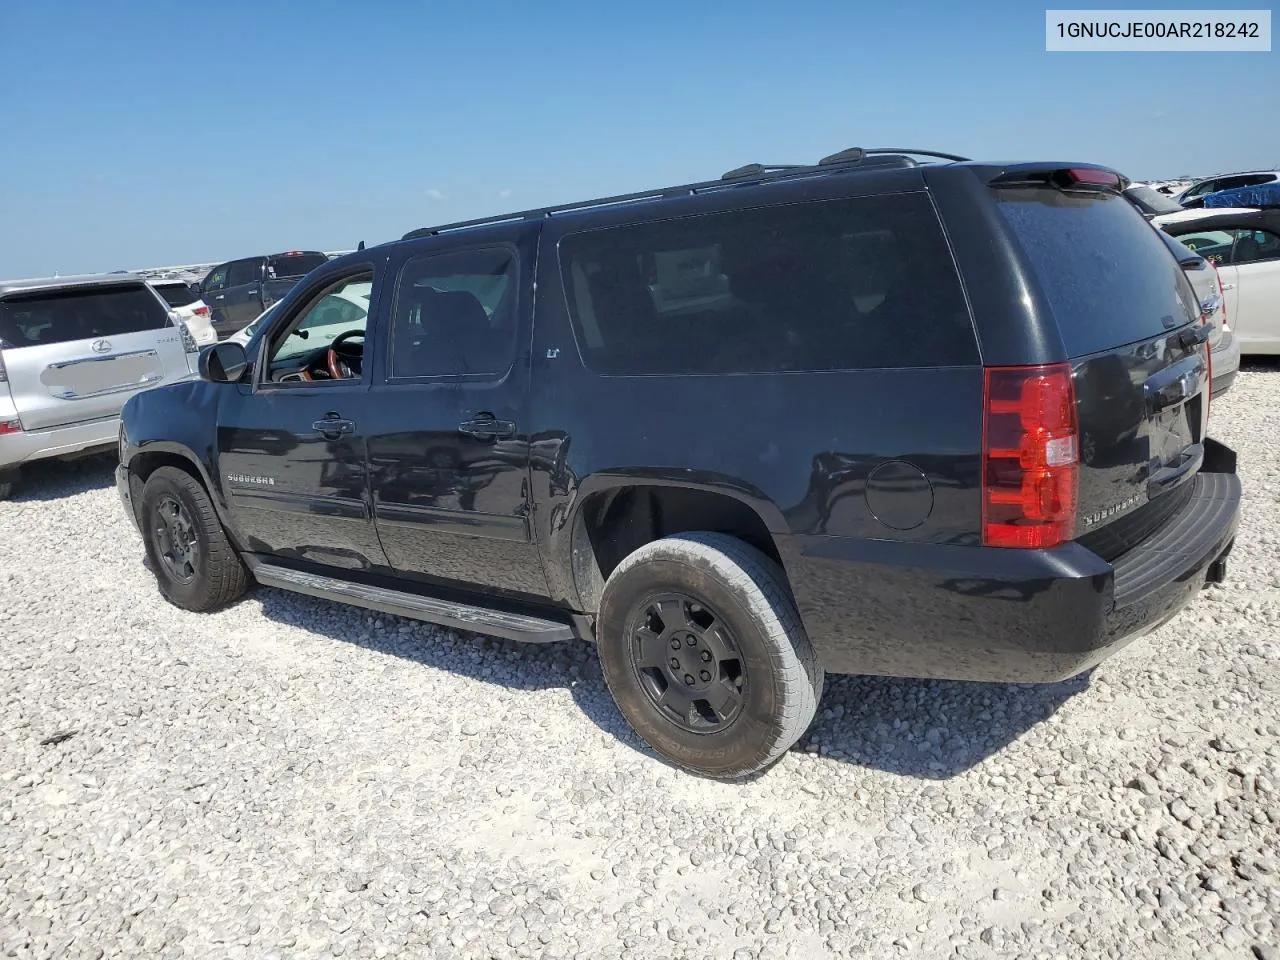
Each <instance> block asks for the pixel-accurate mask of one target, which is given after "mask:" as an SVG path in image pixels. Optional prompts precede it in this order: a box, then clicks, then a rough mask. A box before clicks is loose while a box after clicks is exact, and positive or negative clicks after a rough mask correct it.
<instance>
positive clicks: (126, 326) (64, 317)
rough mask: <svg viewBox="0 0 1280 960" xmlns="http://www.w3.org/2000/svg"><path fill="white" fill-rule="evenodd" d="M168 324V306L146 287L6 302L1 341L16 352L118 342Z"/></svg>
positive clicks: (1, 305) (1, 307) (0, 316)
mask: <svg viewBox="0 0 1280 960" xmlns="http://www.w3.org/2000/svg"><path fill="white" fill-rule="evenodd" d="M168 322H169V316H168V314H167V313H166V312H165V308H164V305H163V304H161V302H160V301H159V300H157V299H156V298H155V296H154V295H153V294H152V293H151V291H150V290H148V289H147V288H146V287H141V286H139V287H123V288H117V289H112V290H103V289H101V288H99V289H97V290H74V291H71V290H67V291H59V292H57V293H47V292H46V293H41V294H38V295H28V296H24V297H17V298H14V297H10V298H8V299H6V300H2V301H0V340H3V341H4V342H5V343H6V344H7V345H8V346H11V347H38V346H45V345H48V344H51V343H66V342H68V341H71V340H90V339H93V338H95V337H116V336H120V335H122V334H126V333H137V332H139V331H143V330H159V329H160V328H161V327H164V326H166V325H167V324H168Z"/></svg>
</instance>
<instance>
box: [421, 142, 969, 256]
mask: <svg viewBox="0 0 1280 960" xmlns="http://www.w3.org/2000/svg"><path fill="white" fill-rule="evenodd" d="M872 154H874V155H877V156H884V157H886V159H887V157H888V155H901V156H902V158H903V160H904V161H905V160H907V159H908V157H909V156H920V157H937V158H939V159H943V160H954V161H958V162H963V161H966V160H967V159H968V158H967V157H961V156H957V155H956V154H953V153H938V152H936V151H931V150H906V149H899V148H896V147H875V148H872V149H863V148H862V147H850V148H848V149H847V150H841V151H840V152H839V153H833V154H831V155H830V156H828V157H824V158H823V159H822V160H820V161H819V162H818V163H817V164H803V163H784V164H762V163H748V164H744V165H743V166H741V167H735V168H734V169H733V170H729V171H727V172H726V173H724V174H722V175H721V176H720V178H719V179H718V180H702V181H699V182H697V183H686V184H681V185H680V186H674V187H660V188H658V189H656V190H642V191H640V192H638V193H622V194H618V195H617V196H612V197H601V198H599V199H597V200H580V201H578V202H576V203H562V204H558V205H556V206H550V207H534V208H532V209H530V210H521V211H518V212H516V213H503V214H498V215H497V216H492V217H478V218H476V219H474V220H459V221H457V222H455V223H446V224H442V225H440V226H438V227H421V228H419V229H417V230H410V231H409V232H408V233H406V234H405V235H404V236H403V237H401V238H400V239H402V240H417V239H420V238H422V237H435V236H439V235H440V234H442V233H452V232H454V231H455V230H469V229H471V228H472V227H482V226H494V225H496V224H500V223H514V222H517V221H520V220H536V219H541V218H543V217H550V216H554V215H555V214H559V213H570V212H572V211H575V210H588V209H592V208H594V207H608V206H615V205H618V204H625V203H639V202H642V201H645V200H660V199H663V198H665V197H680V196H691V195H692V194H695V193H702V192H703V191H708V190H717V189H724V188H726V187H736V186H743V185H745V184H747V183H752V182H756V183H759V182H764V181H774V180H785V179H789V178H791V177H805V176H814V175H819V174H827V173H831V172H834V171H832V170H831V168H832V167H836V166H846V165H847V166H853V165H855V164H859V163H863V162H865V161H868V160H871V159H872V157H871V155H872ZM876 165H878V164H876Z"/></svg>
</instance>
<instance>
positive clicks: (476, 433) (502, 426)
mask: <svg viewBox="0 0 1280 960" xmlns="http://www.w3.org/2000/svg"><path fill="white" fill-rule="evenodd" d="M458 432H459V433H465V434H469V435H470V436H473V437H475V438H476V439H477V440H489V439H492V438H494V437H514V436H515V435H516V425H515V424H514V423H512V422H511V421H510V420H495V419H494V417H493V414H491V413H481V414H478V415H477V416H476V417H475V419H474V420H463V421H462V422H461V423H460V424H458Z"/></svg>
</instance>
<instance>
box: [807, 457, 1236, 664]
mask: <svg viewBox="0 0 1280 960" xmlns="http://www.w3.org/2000/svg"><path fill="white" fill-rule="evenodd" d="M1209 443H1210V444H1213V446H1214V447H1215V448H1216V451H1215V455H1214V456H1212V457H1207V458H1206V466H1205V470H1203V471H1202V472H1201V473H1200V474H1198V475H1197V477H1196V478H1195V479H1194V480H1193V481H1191V482H1192V483H1194V484H1195V489H1194V491H1193V494H1192V496H1191V498H1190V500H1189V501H1188V502H1187V504H1186V505H1185V506H1184V507H1183V509H1182V510H1181V511H1180V512H1179V513H1178V514H1175V515H1174V517H1172V518H1171V519H1170V520H1169V522H1168V523H1167V524H1166V525H1165V526H1164V527H1163V528H1162V529H1161V530H1159V531H1157V532H1156V533H1155V534H1153V535H1152V536H1151V537H1149V538H1148V539H1147V540H1146V541H1144V542H1143V543H1141V544H1139V545H1138V546H1137V547H1135V548H1134V549H1132V550H1131V551H1129V552H1128V553H1127V554H1125V555H1124V556H1123V557H1121V558H1119V559H1118V560H1116V561H1115V562H1114V563H1108V562H1107V561H1105V560H1103V559H1102V558H1101V557H1099V556H1098V555H1097V554H1095V553H1093V552H1092V551H1090V550H1088V549H1086V548H1085V547H1082V546H1081V545H1080V544H1078V543H1069V544H1064V545H1063V546H1061V547H1057V548H1055V549H1052V550H1034V551H1032V550H1027V551H1023V550H1005V549H996V548H983V547H970V546H954V545H950V544H936V545H935V544H909V543H892V542H889V541H855V540H847V539H843V538H833V537H793V538H784V539H785V540H786V542H785V544H783V561H784V564H785V566H786V567H787V571H788V573H789V574H790V580H791V585H792V589H793V591H794V593H795V596H796V600H797V603H798V605H799V607H800V613H801V617H802V619H803V620H804V624H805V628H806V631H807V632H808V634H809V637H810V640H811V641H812V642H813V645H814V648H815V649H816V651H817V653H818V656H819V657H820V658H821V659H822V663H823V666H824V667H825V668H826V669H827V670H828V671H830V672H832V673H860V674H882V675H890V676H904V677H933V678H939V679H954V680H981V681H991V682H1015V683H1041V682H1052V681H1056V680H1063V679H1066V678H1068V677H1071V676H1074V675H1076V674H1078V673H1081V672H1082V671H1085V670H1088V669H1089V668H1090V667H1092V666H1094V665H1095V664H1097V663H1099V662H1100V661H1102V660H1104V659H1106V658H1107V657H1108V656H1110V655H1111V654H1113V653H1115V652H1116V651H1117V650H1119V649H1120V648H1122V647H1123V646H1125V645H1126V644H1127V643H1129V642H1130V641H1132V640H1134V639H1136V638H1138V637H1140V636H1142V635H1143V634H1145V633H1148V632H1150V631H1151V630H1154V629H1155V628H1157V627H1159V626H1161V625H1162V624H1164V623H1165V622H1167V621H1168V620H1170V619H1171V618H1172V617H1173V616H1174V615H1176V614H1177V613H1178V611H1180V610H1181V609H1182V608H1183V607H1184V606H1186V605H1187V603H1188V602H1190V600H1191V599H1192V598H1193V597H1194V596H1195V595H1196V593H1197V592H1198V591H1199V590H1200V588H1201V587H1202V586H1203V585H1204V584H1205V583H1206V581H1209V580H1220V579H1222V575H1223V572H1224V569H1225V558H1226V556H1227V554H1228V553H1229V552H1230V550H1231V547H1232V544H1233V542H1234V539H1235V535H1236V529H1237V527H1238V525H1239V515H1240V494H1241V490H1240V481H1239V479H1238V478H1237V477H1236V476H1235V463H1234V460H1235V457H1234V454H1233V453H1231V451H1230V450H1227V449H1226V448H1224V447H1221V445H1219V444H1214V443H1213V441H1209ZM1210 461H1212V462H1210ZM1215 470H1216V471H1218V472H1209V471H1215Z"/></svg>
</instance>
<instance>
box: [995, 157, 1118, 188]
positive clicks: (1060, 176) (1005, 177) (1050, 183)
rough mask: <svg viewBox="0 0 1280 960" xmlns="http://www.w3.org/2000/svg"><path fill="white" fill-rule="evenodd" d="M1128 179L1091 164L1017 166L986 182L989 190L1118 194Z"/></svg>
mask: <svg viewBox="0 0 1280 960" xmlns="http://www.w3.org/2000/svg"><path fill="white" fill-rule="evenodd" d="M1130 182H1131V181H1130V180H1129V178H1128V177H1126V176H1124V175H1123V174H1121V173H1119V172H1117V171H1115V170H1112V169H1111V168H1110V167H1104V166H1100V165H1098V164H1095V163H1070V164H1056V163H1055V164H1048V163H1034V164H1031V163H1028V164H1018V165H1017V166H1014V167H1007V168H1004V169H1002V170H999V171H994V172H993V175H992V176H990V177H988V178H987V183H988V184H989V185H990V186H992V187H1057V188H1058V189H1059V190H1071V191H1089V192H1097V191H1104V192H1107V193H1120V192H1121V191H1122V190H1124V188H1125V187H1127V186H1128V185H1129V184H1130Z"/></svg>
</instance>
